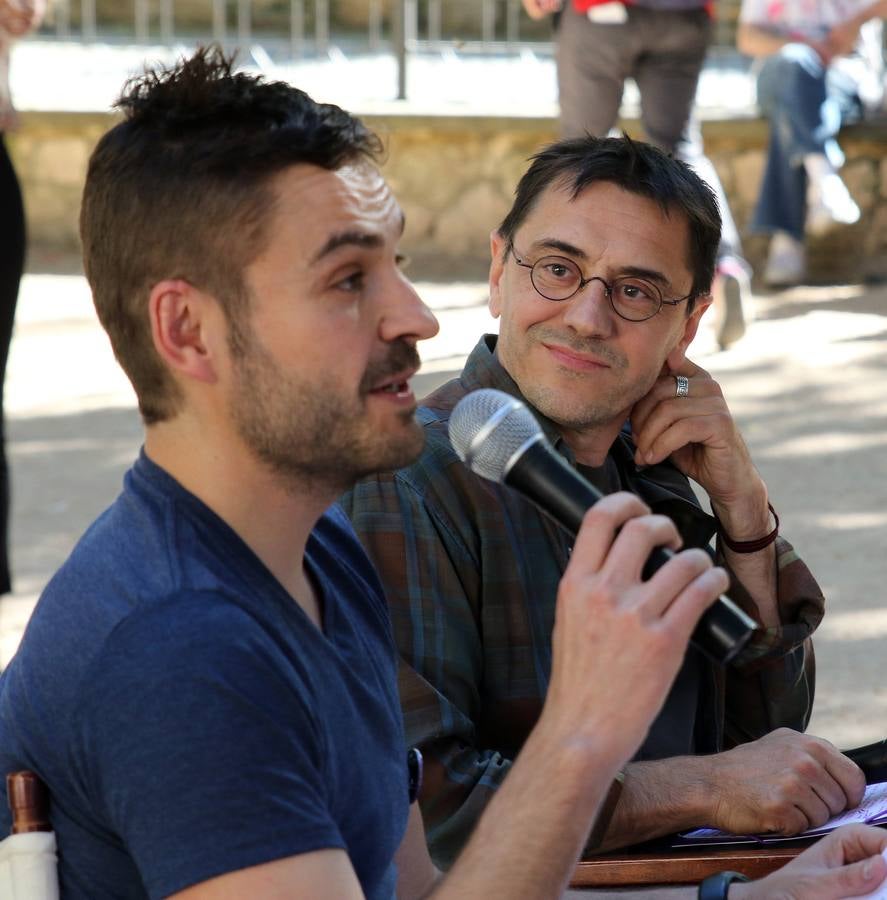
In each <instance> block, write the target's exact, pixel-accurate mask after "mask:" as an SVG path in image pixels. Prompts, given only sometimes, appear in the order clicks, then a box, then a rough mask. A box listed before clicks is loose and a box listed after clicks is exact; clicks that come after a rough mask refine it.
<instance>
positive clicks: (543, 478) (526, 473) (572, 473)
mask: <svg viewBox="0 0 887 900" xmlns="http://www.w3.org/2000/svg"><path fill="white" fill-rule="evenodd" d="M504 481H505V484H507V485H508V486H509V487H512V488H514V489H515V490H517V491H518V492H519V493H521V494H523V496H524V497H526V498H527V499H529V500H531V501H532V502H533V503H535V504H536V506H538V507H539V509H541V510H542V512H544V513H546V514H547V515H548V516H550V517H551V518H552V519H554V521H555V522H557V523H558V524H559V525H561V526H562V527H563V528H566V529H567V530H568V531H569V532H570V533H571V534H574V535H575V534H577V533H578V531H579V528H580V526H581V525H582V519H583V518H584V516H585V513H586V512H587V511H588V510H589V509H590V508H591V507H592V506H594V504H595V503H597V501H598V500H600V499H601V497H603V496H604V495H603V494H602V493H601V492H600V491H599V490H598V489H597V488H596V487H595V486H594V485H592V484H590V483H589V482H588V481H587V480H586V479H585V478H583V477H582V476H581V475H580V474H579V473H578V472H577V471H576V470H575V469H573V468H571V466H570V465H569V463H567V461H566V460H565V459H563V457H561V456H560V455H559V454H558V453H557V452H556V451H555V450H553V449H552V448H551V447H550V446H549V445H548V444H547V442H545V441H537V442H536V443H534V444H532V445H531V446H530V447H528V448H527V449H526V450H525V451H524V452H523V453H522V454H521V455H520V457H518V459H517V460H515V461H514V462H513V463H512V464H511V466H510V468H509V469H508V471H507V472H506V473H505V478H504ZM673 556H674V553H672V552H671V550H669V549H667V548H666V547H656V548H655V549H654V550H653V552H652V553H651V554H650V556H649V558H648V559H647V562H646V564H645V566H644V571H643V578H644V579H645V580H646V579H647V578H649V577H650V576H651V575H652V574H653V573H654V572H656V571H657V570H658V569H660V568H662V566H664V565H665V563H667V562H668V560H670V559H671V558H672V557H673ZM757 627H758V626H757V623H756V622H755V620H754V619H752V618H751V616H749V615H747V614H746V613H745V612H744V611H743V610H741V609H740V608H739V607H738V606H737V605H736V604H735V603H734V602H733V601H732V600H730V599H729V598H728V597H724V596H723V595H722V596H721V597H719V598H718V599H717V600H715V602H714V603H713V604H712V605H711V606H710V607H709V608H708V609H707V610H706V611H705V612H704V613H703V614H702V617H701V618H700V620H699V623H698V624H697V625H696V628H695V629H694V630H693V635H692V636H691V638H690V641H691V643H692V644H693V645H694V646H695V647H696V648H697V649H698V650H700V651H702V653H704V654H705V655H706V656H707V657H708V658H709V659H711V660H712V661H714V662H716V663H718V664H719V665H726V664H727V663H729V662H730V661H731V660H732V659H733V658H734V657H735V656H736V655H737V654H738V653H739V651H740V650H741V649H742V648H743V647H744V646H745V645H746V643H748V641H749V639H750V638H751V636H752V634H753V633H754V631H755V630H756V629H757Z"/></svg>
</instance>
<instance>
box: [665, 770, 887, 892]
mask: <svg viewBox="0 0 887 900" xmlns="http://www.w3.org/2000/svg"><path fill="white" fill-rule="evenodd" d="M884 823H887V782H881V783H880V784H870V785H869V786H868V787H867V788H866V789H865V794H864V795H863V797H862V802H861V803H860V804H859V806H857V807H856V808H855V809H848V810H847V811H846V812H842V813H840V814H839V815H837V816H833V817H832V818H831V819H829V820H828V822H826V823H825V824H824V825H821V826H820V827H819V828H810V829H808V830H807V831H802V832H801V833H800V834H798V835H795V836H794V837H793V838H785V837H783V836H782V835H773V834H754V835H748V834H744V835H743V834H730V833H729V832H726V831H719V830H718V829H717V828H697V829H696V830H695V831H689V832H687V833H686V834H682V835H681V837H682V838H683V839H684V840H685V841H687V842H692V843H707V844H715V843H717V844H736V843H759V842H760V843H763V844H771V843H776V842H778V841H785V840H794V839H795V838H803V837H815V836H817V835H821V834H828V833H829V832H830V831H834V830H835V829H836V828H840V827H841V826H842V825H853V824H857V825H859V824H884ZM885 898H887V894H885Z"/></svg>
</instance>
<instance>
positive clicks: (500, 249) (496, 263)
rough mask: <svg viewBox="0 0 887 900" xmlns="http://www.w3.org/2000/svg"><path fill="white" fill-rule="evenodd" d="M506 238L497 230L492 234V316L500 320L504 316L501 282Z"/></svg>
mask: <svg viewBox="0 0 887 900" xmlns="http://www.w3.org/2000/svg"><path fill="white" fill-rule="evenodd" d="M505 246H506V241H505V238H504V237H502V235H501V234H499V231H498V230H497V229H494V230H493V231H491V232H490V300H489V306H490V315H491V316H492V317H493V318H494V319H498V318H499V316H500V315H501V314H502V291H501V289H500V281H501V280H502V273H503V272H504V271H505V258H504V255H503V254H504V251H505Z"/></svg>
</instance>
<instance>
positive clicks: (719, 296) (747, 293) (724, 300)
mask: <svg viewBox="0 0 887 900" xmlns="http://www.w3.org/2000/svg"><path fill="white" fill-rule="evenodd" d="M711 293H712V296H713V297H714V313H715V339H716V340H717V342H718V346H719V347H720V348H721V350H726V349H727V348H728V347H730V346H732V345H733V344H735V343H736V342H737V341H738V340H739V339H740V338H741V337H742V336H743V335H744V334H745V313H746V311H747V308H748V303H749V299H750V297H751V282H750V281H749V277H748V272H746V270H745V265H744V263H743V262H741V261H740V260H739V259H737V258H736V257H735V256H724V257H721V259H719V260H718V267H717V269H716V270H715V277H714V281H713V283H712V286H711ZM743 307H745V309H744V308H743Z"/></svg>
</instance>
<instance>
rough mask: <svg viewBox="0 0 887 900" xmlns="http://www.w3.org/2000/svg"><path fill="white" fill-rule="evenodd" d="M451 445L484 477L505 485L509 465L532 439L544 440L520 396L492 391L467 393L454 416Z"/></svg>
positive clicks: (451, 417) (451, 427)
mask: <svg viewBox="0 0 887 900" xmlns="http://www.w3.org/2000/svg"><path fill="white" fill-rule="evenodd" d="M449 428H450V443H452V445H453V448H454V449H455V451H456V453H458V454H459V459H461V460H462V462H464V463H465V465H467V466H468V468H469V469H471V471H472V472H474V473H475V474H476V475H480V476H481V478H488V479H489V480H490V481H499V482H502V481H504V479H505V476H506V474H507V473H508V468H509V463H511V462H513V460H512V457H513V456H514V454H515V453H517V451H518V450H520V449H521V447H523V446H524V445H525V444H526V443H527V441H529V440H531V439H535V440H539V439H540V438H542V439H544V438H543V435H542V429H541V428H540V427H539V423H538V422H537V421H536V418H535V417H534V416H533V414H532V413H531V412H530V410H529V409H527V407H526V406H525V405H524V404H523V403H521V401H520V400H518V399H517V398H516V397H512V396H510V395H509V394H506V393H503V392H502V391H496V390H493V389H492V388H481V389H480V390H477V391H472V393H470V394H466V396H464V397H463V398H462V399H461V400H460V401H459V402H458V403H457V404H456V408H455V409H454V410H453V412H452V414H451V415H450V426H449Z"/></svg>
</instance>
